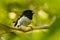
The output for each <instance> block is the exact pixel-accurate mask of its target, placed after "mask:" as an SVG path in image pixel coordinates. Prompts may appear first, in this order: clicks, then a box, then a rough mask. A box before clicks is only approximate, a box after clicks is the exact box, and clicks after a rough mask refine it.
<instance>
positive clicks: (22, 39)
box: [0, 0, 60, 40]
mask: <svg viewBox="0 0 60 40" xmlns="http://www.w3.org/2000/svg"><path fill="white" fill-rule="evenodd" d="M26 9H31V10H33V11H34V15H33V20H32V23H31V25H32V26H35V25H39V26H43V25H45V24H47V25H49V24H50V23H51V22H52V18H53V16H56V20H55V22H54V23H53V24H52V25H50V26H49V29H48V30H45V31H43V30H33V31H30V32H26V33H24V32H21V31H18V30H10V29H9V27H8V26H11V25H12V22H13V21H15V20H16V19H17V17H18V16H20V15H21V14H22V12H23V10H26ZM41 10H43V11H44V12H45V14H46V15H47V16H46V18H44V17H45V16H44V17H43V16H40V15H39V13H38V11H41ZM10 12H14V13H15V14H16V17H15V18H14V19H11V18H10V16H9V13H10ZM53 21H54V20H53ZM2 24H4V25H2ZM0 40H60V0H0Z"/></svg>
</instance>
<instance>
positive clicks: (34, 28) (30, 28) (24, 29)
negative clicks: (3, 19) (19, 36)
mask: <svg viewBox="0 0 60 40" xmlns="http://www.w3.org/2000/svg"><path fill="white" fill-rule="evenodd" d="M0 25H3V26H6V27H8V28H9V29H12V30H19V31H22V32H29V31H32V30H40V29H48V27H47V26H44V27H39V26H34V27H20V28H14V27H10V26H8V25H5V24H2V23H0ZM26 28H27V29H26Z"/></svg>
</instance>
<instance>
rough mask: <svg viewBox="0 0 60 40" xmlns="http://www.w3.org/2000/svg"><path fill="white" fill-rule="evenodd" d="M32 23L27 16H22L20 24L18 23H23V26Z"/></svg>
mask: <svg viewBox="0 0 60 40" xmlns="http://www.w3.org/2000/svg"><path fill="white" fill-rule="evenodd" d="M30 23H31V20H30V19H29V18H27V17H26V16H23V17H21V18H20V19H19V20H18V24H17V25H20V26H21V25H23V26H27V25H29V24H30Z"/></svg>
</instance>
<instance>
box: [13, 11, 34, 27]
mask: <svg viewBox="0 0 60 40" xmlns="http://www.w3.org/2000/svg"><path fill="white" fill-rule="evenodd" d="M32 16H33V11H32V10H25V11H23V13H22V15H21V16H19V17H18V19H17V20H16V21H15V24H14V26H17V27H19V26H21V25H23V26H27V25H29V24H30V23H31V21H32Z"/></svg>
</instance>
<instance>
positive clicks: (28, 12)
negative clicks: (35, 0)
mask: <svg viewBox="0 0 60 40" xmlns="http://www.w3.org/2000/svg"><path fill="white" fill-rule="evenodd" d="M23 15H24V16H26V17H28V18H29V19H32V16H33V11H32V10H25V11H24V12H23Z"/></svg>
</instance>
